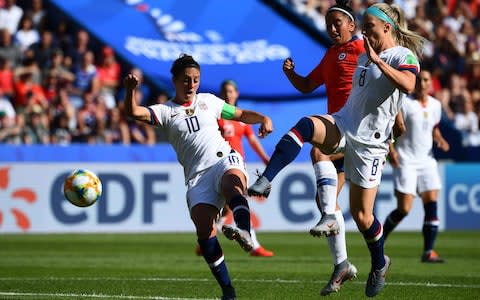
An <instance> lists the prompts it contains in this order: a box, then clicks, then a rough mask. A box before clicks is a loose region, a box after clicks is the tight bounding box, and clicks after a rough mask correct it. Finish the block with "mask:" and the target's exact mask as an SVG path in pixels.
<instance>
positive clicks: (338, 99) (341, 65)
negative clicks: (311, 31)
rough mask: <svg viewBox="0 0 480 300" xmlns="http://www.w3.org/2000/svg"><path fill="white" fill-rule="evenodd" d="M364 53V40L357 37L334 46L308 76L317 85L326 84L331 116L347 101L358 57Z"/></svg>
mask: <svg viewBox="0 0 480 300" xmlns="http://www.w3.org/2000/svg"><path fill="white" fill-rule="evenodd" d="M364 52H365V48H364V47H363V40H361V39H358V38H356V37H355V38H353V39H352V40H351V41H349V42H348V43H345V44H343V45H340V46H335V45H334V46H332V47H330V48H328V50H327V53H325V56H324V57H323V58H322V60H321V61H320V63H319V64H318V65H317V66H316V67H315V69H313V70H312V72H310V74H308V78H310V79H312V80H313V81H315V82H316V83H318V84H320V85H322V84H325V88H326V90H327V99H328V100H327V101H328V113H329V114H333V113H335V112H337V111H338V110H340V108H342V107H343V105H344V104H345V102H346V101H347V99H348V95H350V90H351V89H352V77H353V73H354V72H355V68H356V67H357V61H358V57H359V56H360V54H362V53H364Z"/></svg>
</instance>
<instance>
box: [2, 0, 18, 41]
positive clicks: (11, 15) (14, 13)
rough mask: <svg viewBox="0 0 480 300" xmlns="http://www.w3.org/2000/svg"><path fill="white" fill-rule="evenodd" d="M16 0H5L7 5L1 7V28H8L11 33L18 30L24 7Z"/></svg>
mask: <svg viewBox="0 0 480 300" xmlns="http://www.w3.org/2000/svg"><path fill="white" fill-rule="evenodd" d="M16 2H17V1H16V0H5V6H4V7H2V8H0V29H6V30H7V31H8V32H9V33H10V34H11V35H14V34H15V33H16V32H17V28H18V24H20V19H21V18H22V17H23V9H22V8H21V7H19V6H17V4H16Z"/></svg>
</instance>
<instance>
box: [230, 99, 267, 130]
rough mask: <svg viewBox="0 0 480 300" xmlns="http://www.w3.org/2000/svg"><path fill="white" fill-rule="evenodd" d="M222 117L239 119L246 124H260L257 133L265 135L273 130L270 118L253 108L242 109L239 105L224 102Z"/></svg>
mask: <svg viewBox="0 0 480 300" xmlns="http://www.w3.org/2000/svg"><path fill="white" fill-rule="evenodd" d="M222 118H224V119H226V120H235V121H240V122H243V123H246V124H260V128H259V129H258V135H259V136H260V137H265V136H267V135H268V134H269V133H271V132H272V131H273V124H272V120H271V119H270V118H269V117H267V116H264V115H262V114H261V113H258V112H256V111H253V110H246V109H245V110H243V109H241V108H239V107H236V106H233V105H230V104H228V103H225V104H224V105H223V109H222Z"/></svg>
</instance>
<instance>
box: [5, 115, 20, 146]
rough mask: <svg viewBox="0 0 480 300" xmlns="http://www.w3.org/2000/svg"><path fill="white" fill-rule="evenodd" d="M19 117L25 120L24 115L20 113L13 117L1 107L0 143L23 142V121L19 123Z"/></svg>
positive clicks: (15, 143) (18, 143)
mask: <svg viewBox="0 0 480 300" xmlns="http://www.w3.org/2000/svg"><path fill="white" fill-rule="evenodd" d="M17 119H19V120H23V115H22V114H18V115H16V116H15V117H13V119H12V118H10V117H9V116H8V112H6V111H4V110H1V108H0V144H14V145H20V144H23V123H21V124H17Z"/></svg>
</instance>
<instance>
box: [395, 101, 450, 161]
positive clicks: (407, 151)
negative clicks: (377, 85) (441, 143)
mask: <svg viewBox="0 0 480 300" xmlns="http://www.w3.org/2000/svg"><path fill="white" fill-rule="evenodd" d="M402 114H403V119H404V120H405V126H406V127H407V131H406V132H405V133H404V134H403V135H402V136H400V137H399V138H398V139H397V142H396V144H395V149H396V150H397V152H398V154H399V156H400V165H408V164H422V163H423V162H426V161H427V160H428V159H431V158H432V157H433V156H432V146H433V136H432V132H433V128H434V127H435V126H436V125H437V124H438V123H439V122H440V118H441V115H442V106H441V104H440V101H439V100H437V99H435V98H433V97H431V96H428V99H427V102H426V103H425V104H423V103H421V102H420V101H417V100H415V99H411V98H406V99H405V102H404V104H403V107H402Z"/></svg>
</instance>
